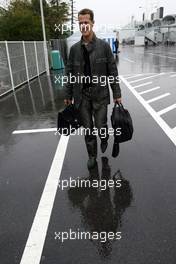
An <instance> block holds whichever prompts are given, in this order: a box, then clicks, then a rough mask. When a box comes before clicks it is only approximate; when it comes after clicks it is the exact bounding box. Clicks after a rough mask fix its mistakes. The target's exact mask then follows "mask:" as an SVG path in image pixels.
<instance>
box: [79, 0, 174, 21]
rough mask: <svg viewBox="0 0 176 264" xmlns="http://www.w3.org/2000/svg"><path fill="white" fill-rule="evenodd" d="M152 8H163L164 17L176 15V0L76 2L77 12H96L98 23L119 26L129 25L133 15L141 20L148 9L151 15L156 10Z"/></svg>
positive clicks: (93, 0) (96, 0)
mask: <svg viewBox="0 0 176 264" xmlns="http://www.w3.org/2000/svg"><path fill="white" fill-rule="evenodd" d="M140 6H141V7H142V8H139V7H140ZM152 6H153V7H154V6H163V7H164V15H167V14H176V1H175V0H165V1H164V0H160V1H157V0H153V1H152V0H86V1H83V0H75V8H76V10H77V11H78V10H80V9H82V8H85V7H87V8H91V9H93V10H94V13H95V22H96V23H99V24H107V23H108V24H113V25H114V24H115V25H117V26H119V25H120V26H124V25H126V24H127V23H129V22H130V18H131V16H132V15H134V16H135V19H137V20H139V19H141V18H142V13H143V12H144V10H146V7H147V10H148V12H149V13H151V12H150V11H151V10H153V11H154V10H155V9H154V8H153V9H152Z"/></svg>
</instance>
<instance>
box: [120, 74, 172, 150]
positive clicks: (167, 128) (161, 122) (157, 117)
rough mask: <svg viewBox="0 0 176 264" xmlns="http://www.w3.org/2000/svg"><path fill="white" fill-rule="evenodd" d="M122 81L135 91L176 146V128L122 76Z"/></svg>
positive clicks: (139, 99)
mask: <svg viewBox="0 0 176 264" xmlns="http://www.w3.org/2000/svg"><path fill="white" fill-rule="evenodd" d="M120 79H121V80H122V82H123V83H124V84H125V85H126V86H127V87H128V89H129V90H130V91H131V92H132V93H133V95H134V96H135V97H136V98H137V99H138V101H139V102H140V103H141V104H142V105H143V106H144V108H145V109H146V110H147V112H148V113H149V114H150V115H151V116H152V117H153V119H154V120H155V121H156V122H157V124H158V125H159V126H160V127H161V128H162V130H163V131H164V132H165V134H166V135H167V136H168V137H169V138H170V140H171V141H172V142H173V143H174V145H175V146H176V128H175V129H171V128H170V127H169V126H168V124H167V123H166V122H165V121H164V120H163V119H162V118H161V117H160V116H159V115H158V114H157V113H156V112H155V111H154V109H153V108H152V107H151V106H150V105H149V104H148V103H147V102H146V101H145V100H144V99H143V98H142V96H140V95H139V94H138V92H136V90H134V89H133V87H132V86H131V85H130V84H129V82H128V81H127V80H126V79H125V78H123V76H120Z"/></svg>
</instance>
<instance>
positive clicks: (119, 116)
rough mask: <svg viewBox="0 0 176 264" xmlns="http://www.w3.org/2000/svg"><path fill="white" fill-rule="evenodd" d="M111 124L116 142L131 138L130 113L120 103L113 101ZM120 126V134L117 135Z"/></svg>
mask: <svg viewBox="0 0 176 264" xmlns="http://www.w3.org/2000/svg"><path fill="white" fill-rule="evenodd" d="M111 124H112V127H113V129H114V137H115V138H116V142H118V143H122V142H125V141H128V140H130V139H132V136H133V130H134V129H133V122H132V118H131V116H130V113H129V112H128V110H127V109H125V108H124V107H123V105H122V104H121V103H115V104H114V107H113V111H112V115H111ZM117 128H120V131H121V134H120V135H119V130H118V131H117V130H116V129H117Z"/></svg>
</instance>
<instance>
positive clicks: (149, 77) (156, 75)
mask: <svg viewBox="0 0 176 264" xmlns="http://www.w3.org/2000/svg"><path fill="white" fill-rule="evenodd" d="M164 74H165V72H162V73H159V74H155V75H152V76H148V77H145V78H142V79H138V80H134V81H131V82H130V83H135V82H140V81H143V80H146V79H151V78H154V77H158V76H161V75H164Z"/></svg>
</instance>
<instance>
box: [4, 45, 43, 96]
mask: <svg viewBox="0 0 176 264" xmlns="http://www.w3.org/2000/svg"><path fill="white" fill-rule="evenodd" d="M45 71H46V66H45V58H44V45H43V41H0V96H3V95H5V94H6V93H8V92H9V91H11V90H14V89H15V88H17V87H18V86H21V85H22V84H24V83H26V82H28V81H30V80H31V79H33V78H35V77H37V76H39V75H40V74H42V73H44V72H45Z"/></svg>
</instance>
